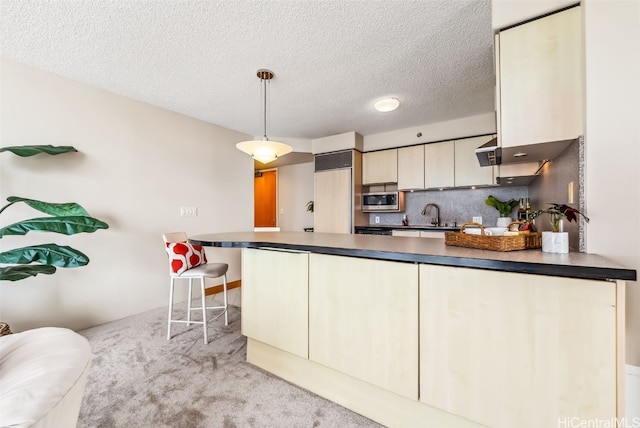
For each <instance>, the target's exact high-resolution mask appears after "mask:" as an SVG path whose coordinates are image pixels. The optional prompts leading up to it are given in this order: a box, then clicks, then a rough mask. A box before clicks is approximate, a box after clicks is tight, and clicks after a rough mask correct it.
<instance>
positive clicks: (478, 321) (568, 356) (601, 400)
mask: <svg viewBox="0 0 640 428" xmlns="http://www.w3.org/2000/svg"><path fill="white" fill-rule="evenodd" d="M420 401H422V402H424V403H426V404H429V405H432V406H435V407H438V408H440V409H443V410H446V411H448V412H451V413H454V414H457V415H460V416H463V417H465V418H468V419H471V420H473V421H476V422H479V423H481V424H484V425H487V426H491V427H495V428H500V427H505V428H512V427H532V428H533V427H555V426H560V425H559V423H560V422H559V421H563V420H568V419H563V418H570V417H579V418H580V420H596V419H600V420H605V419H607V420H609V419H610V418H612V417H615V416H616V284H615V283H611V282H606V281H591V280H578V279H569V278H558V277H549V276H538V275H527V274H518V273H508V272H493V271H483V270H477V269H464V268H454V267H444V266H433V265H421V266H420Z"/></svg>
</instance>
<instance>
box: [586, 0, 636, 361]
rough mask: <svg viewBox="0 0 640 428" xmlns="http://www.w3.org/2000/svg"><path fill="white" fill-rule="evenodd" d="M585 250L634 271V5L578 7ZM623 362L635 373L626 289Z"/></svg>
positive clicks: (631, 299) (594, 1) (631, 304)
mask: <svg viewBox="0 0 640 428" xmlns="http://www.w3.org/2000/svg"><path fill="white" fill-rule="evenodd" d="M583 9H584V10H583V13H584V21H585V58H586V80H585V85H586V88H585V94H586V110H585V117H586V121H585V123H586V132H585V144H586V161H587V163H586V186H585V187H586V211H587V214H588V215H589V217H590V218H591V222H590V223H589V226H588V227H587V251H588V252H590V253H598V254H602V255H604V256H606V257H609V258H611V259H613V260H616V261H619V262H620V263H622V264H623V265H625V266H627V267H630V268H633V269H636V270H640V224H639V223H638V213H639V212H640V127H639V126H638V124H639V123H640V2H638V1H632V0H610V1H606V2H605V1H601V0H586V1H583ZM626 314H627V322H626V325H627V363H629V364H633V365H635V366H640V289H639V288H638V283H637V282H630V283H628V286H627V307H626Z"/></svg>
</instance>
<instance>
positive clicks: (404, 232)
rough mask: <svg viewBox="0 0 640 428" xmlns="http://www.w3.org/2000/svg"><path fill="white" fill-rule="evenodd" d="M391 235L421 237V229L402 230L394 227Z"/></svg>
mask: <svg viewBox="0 0 640 428" xmlns="http://www.w3.org/2000/svg"><path fill="white" fill-rule="evenodd" d="M391 236H405V237H410V238H419V237H420V231H419V230H400V229H394V230H392V231H391Z"/></svg>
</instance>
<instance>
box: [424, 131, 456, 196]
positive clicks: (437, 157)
mask: <svg viewBox="0 0 640 428" xmlns="http://www.w3.org/2000/svg"><path fill="white" fill-rule="evenodd" d="M454 162H455V150H454V142H453V141H445V142H442V143H431V144H425V145H424V188H425V189H433V188H440V187H453V185H454Z"/></svg>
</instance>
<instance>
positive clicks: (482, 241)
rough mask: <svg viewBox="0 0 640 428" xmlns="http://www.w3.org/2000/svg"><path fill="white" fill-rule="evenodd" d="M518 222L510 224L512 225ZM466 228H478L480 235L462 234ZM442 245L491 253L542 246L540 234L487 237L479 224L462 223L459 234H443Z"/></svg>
mask: <svg viewBox="0 0 640 428" xmlns="http://www.w3.org/2000/svg"><path fill="white" fill-rule="evenodd" d="M514 224H518V222H514V223H511V224H510V225H509V228H511V226H512V225H514ZM467 226H478V227H480V235H471V234H468V233H464V229H465V228H466V227H467ZM444 243H445V244H446V245H453V246H456V247H467V248H478V249H481V250H492V251H515V250H528V249H531V248H540V247H541V246H542V234H541V233H539V232H520V233H519V234H518V235H512V236H489V235H486V234H485V231H484V227H483V226H482V225H481V224H479V223H464V224H463V225H462V226H460V232H445V234H444Z"/></svg>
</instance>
